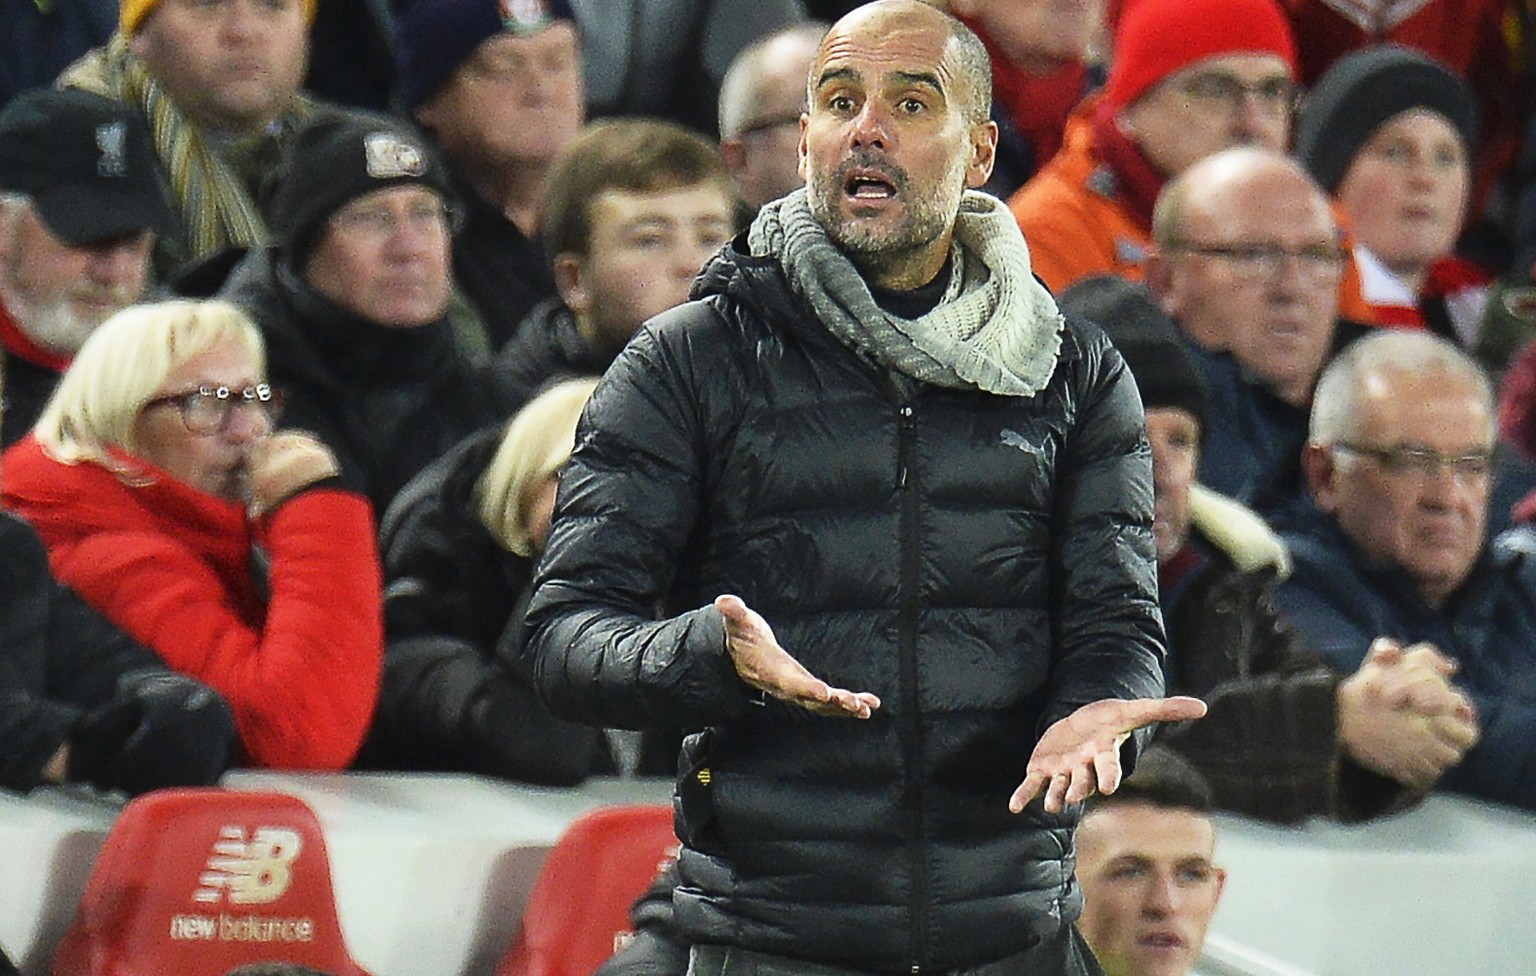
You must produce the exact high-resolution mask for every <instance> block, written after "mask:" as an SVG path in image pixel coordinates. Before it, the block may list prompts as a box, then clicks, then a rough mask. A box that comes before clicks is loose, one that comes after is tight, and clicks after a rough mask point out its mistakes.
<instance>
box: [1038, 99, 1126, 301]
mask: <svg viewBox="0 0 1536 976" xmlns="http://www.w3.org/2000/svg"><path fill="white" fill-rule="evenodd" d="M1098 101H1099V99H1098V97H1097V96H1090V97H1089V98H1087V99H1084V101H1083V103H1082V104H1081V105H1079V106H1078V107H1077V109H1076V110H1075V111H1074V112H1073V113H1072V116H1071V118H1069V119H1068V120H1067V128H1066V134H1065V135H1064V136H1063V139H1062V146H1061V151H1060V152H1058V153H1057V154H1056V155H1055V156H1054V157H1052V158H1051V161H1050V162H1048V163H1046V164H1045V166H1044V168H1042V169H1041V170H1040V172H1038V173H1036V174H1035V176H1034V177H1033V178H1032V179H1031V180H1030V181H1029V182H1028V183H1025V184H1024V185H1023V186H1022V187H1020V189H1019V191H1018V192H1017V193H1015V194H1014V195H1013V196H1012V197H1010V198H1009V200H1008V209H1009V210H1011V211H1013V216H1014V217H1015V218H1016V219H1017V220H1018V222H1019V227H1020V228H1021V229H1022V230H1023V231H1024V241H1025V243H1027V244H1028V245H1029V258H1030V262H1031V264H1032V265H1033V266H1034V270H1035V274H1037V275H1039V276H1040V279H1041V280H1042V281H1044V282H1045V283H1046V285H1047V287H1049V288H1050V289H1051V291H1053V292H1056V293H1057V294H1060V293H1061V291H1062V290H1063V289H1064V288H1066V287H1067V286H1069V285H1071V284H1072V283H1073V282H1075V281H1077V280H1079V279H1081V278H1086V277H1088V276H1089V275H1094V274H1101V273H1105V272H1111V273H1114V274H1118V275H1121V276H1123V277H1125V278H1129V279H1130V280H1132V281H1140V280H1141V276H1142V262H1143V261H1144V260H1145V259H1146V255H1147V249H1148V248H1149V247H1150V246H1151V244H1152V236H1151V230H1150V228H1147V227H1143V226H1141V225H1140V224H1139V223H1138V222H1137V221H1136V220H1135V218H1133V217H1132V216H1131V214H1130V212H1129V211H1128V210H1127V209H1126V208H1125V206H1124V205H1123V204H1122V203H1121V202H1120V200H1119V198H1118V196H1117V195H1116V184H1117V183H1118V179H1117V178H1116V176H1115V174H1114V172H1113V171H1112V170H1111V169H1110V168H1109V166H1108V165H1106V164H1105V163H1104V162H1103V161H1101V160H1100V159H1099V157H1098V154H1097V153H1096V152H1095V150H1094V134H1093V113H1094V111H1095V108H1096V106H1097V104H1098Z"/></svg>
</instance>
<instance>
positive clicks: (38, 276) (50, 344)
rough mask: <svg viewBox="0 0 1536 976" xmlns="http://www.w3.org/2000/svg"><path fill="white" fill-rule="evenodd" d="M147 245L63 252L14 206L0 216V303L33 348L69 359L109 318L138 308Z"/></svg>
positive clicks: (111, 244) (24, 209) (104, 244)
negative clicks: (45, 350)
mask: <svg viewBox="0 0 1536 976" xmlns="http://www.w3.org/2000/svg"><path fill="white" fill-rule="evenodd" d="M153 245H154V235H153V234H151V233H150V232H149V231H141V232H140V233H137V234H132V235H130V236H127V237H119V238H113V239H111V240H106V241H96V242H93V243H90V244H81V245H71V244H67V243H65V242H64V241H62V240H60V239H59V238H57V237H55V236H54V235H53V232H52V231H50V230H49V229H48V225H47V224H45V223H44V222H43V220H42V218H41V217H39V216H38V215H37V212H36V211H35V210H34V209H33V208H32V207H31V206H29V205H25V204H23V205H20V206H19V207H17V208H16V210H15V211H12V212H8V213H5V214H0V302H3V303H4V305H5V307H6V308H7V309H8V310H9V311H10V313H11V315H12V317H14V318H15V319H16V322H17V324H18V325H19V326H20V327H21V330H22V331H23V332H24V333H26V334H27V336H28V337H29V338H30V339H32V341H34V342H36V343H37V344H38V345H41V346H43V347H44V348H46V349H48V350H50V351H52V352H55V353H58V354H61V355H66V356H68V355H73V354H74V353H76V352H78V351H79V349H80V346H81V345H82V344H83V343H84V342H85V340H86V337H88V336H89V335H90V334H91V333H92V332H93V331H95V329H96V327H97V326H98V325H100V324H101V323H102V322H104V321H106V319H107V317H108V316H110V315H112V313H114V312H116V311H118V310H119V309H122V308H124V307H126V306H128V305H131V304H133V303H134V302H136V301H138V300H139V298H140V296H141V295H142V294H143V292H144V283H145V281H146V279H147V278H148V275H149V256H150V251H151V249H152V247H153Z"/></svg>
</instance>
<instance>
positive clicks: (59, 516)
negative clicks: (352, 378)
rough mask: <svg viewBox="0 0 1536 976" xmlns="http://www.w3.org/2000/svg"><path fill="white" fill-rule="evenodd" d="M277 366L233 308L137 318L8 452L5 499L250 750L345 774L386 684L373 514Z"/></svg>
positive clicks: (68, 375) (101, 332)
mask: <svg viewBox="0 0 1536 976" xmlns="http://www.w3.org/2000/svg"><path fill="white" fill-rule="evenodd" d="M265 368H266V363H265V355H264V352H263V348H262V342H261V336H260V333H259V332H258V331H257V330H256V328H255V326H253V325H252V324H251V322H250V321H249V320H248V319H247V318H246V317H245V316H244V315H243V314H242V313H241V312H240V311H239V310H237V309H236V308H235V307H234V306H232V305H228V304H225V303H223V302H190V301H176V302H164V303H159V304H153V305H142V306H137V307H134V308H130V309H127V310H125V311H123V312H120V313H119V314H117V315H115V316H113V317H112V318H111V319H109V320H108V321H107V322H106V323H105V324H103V325H102V326H101V327H100V328H99V329H98V330H97V331H96V332H95V333H94V334H93V335H92V336H91V337H90V339H89V340H87V342H86V343H85V345H84V347H82V348H81V350H80V352H79V354H78V355H77V356H76V357H75V360H74V362H73V363H72V364H71V366H70V367H69V369H68V370H67V371H66V372H65V374H64V376H63V378H62V379H61V380H60V383H59V386H58V389H57V391H56V392H55V394H54V396H53V399H52V400H51V401H50V402H49V404H48V406H47V408H46V409H45V410H44V412H43V415H42V418H41V419H40V420H39V421H38V424H37V426H36V427H35V428H34V429H33V432H32V433H31V434H30V435H28V436H27V437H26V438H24V439H23V440H21V441H19V442H18V443H17V444H16V445H15V446H13V447H12V448H11V449H10V450H9V451H7V452H6V455H5V464H4V468H3V471H4V484H3V489H4V490H3V497H4V502H5V504H6V505H7V506H8V507H9V508H11V509H12V510H13V511H15V512H18V513H20V514H21V515H23V516H24V517H26V518H27V519H28V520H30V521H31V523H32V524H33V526H34V527H35V528H36V529H37V532H38V534H39V535H40V536H41V537H42V539H43V542H44V544H45V545H46V546H47V548H48V553H49V562H50V564H51V566H52V568H53V571H54V574H55V575H56V576H58V577H59V578H60V579H61V580H62V581H63V582H65V583H66V584H68V585H69V586H71V587H73V588H74V589H75V590H76V591H78V592H79V593H80V595H81V596H83V597H84V598H85V599H86V600H87V601H88V602H90V603H91V604H92V605H94V606H95V607H96V609H97V610H99V611H101V612H102V613H103V614H105V615H106V616H107V617H109V618H111V619H112V620H113V621H115V622H116V623H117V624H118V626H120V627H122V628H123V629H124V630H126V631H127V632H128V633H129V634H131V635H132V636H133V637H135V638H136V639H138V640H139V641H140V642H141V643H143V644H145V645H146V646H148V647H150V648H152V649H153V650H154V651H156V652H157V653H158V654H159V655H160V656H161V657H162V658H164V659H165V661H166V663H167V664H169V665H170V666H171V667H172V668H174V669H176V670H178V671H182V672H184V673H186V674H189V675H192V676H194V677H196V678H199V679H201V680H202V681H204V682H205V683H207V684H209V685H211V686H212V687H213V688H215V689H216V690H218V691H219V693H221V694H222V695H223V696H224V697H225V698H226V699H227V700H228V701H229V703H230V705H231V706H232V708H233V709H234V713H235V722H236V727H237V729H238V731H239V734H240V740H241V743H242V745H243V747H244V751H245V758H246V760H247V761H248V762H249V763H250V764H252V765H256V766H264V767H271V768H282V769H340V768H343V767H345V766H346V765H347V764H348V763H349V762H350V761H351V760H352V757H353V754H354V753H355V752H356V751H357V748H358V746H359V744H360V743H361V742H362V738H363V735H364V732H365V731H366V730H367V728H368V723H369V720H370V718H371V716H372V713H373V708H374V703H375V700H376V698H377V695H378V683H379V671H380V659H381V654H382V647H383V638H382V628H381V623H380V621H381V611H380V593H379V577H380V572H379V564H378V555H377V551H376V547H375V544H374V539H373V518H372V513H371V511H370V509H369V504H368V502H367V500H366V499H365V498H363V497H362V496H361V495H359V494H357V493H355V492H352V491H348V490H345V489H344V488H343V487H342V486H341V485H340V483H339V482H338V480H337V466H336V461H335V458H334V457H332V455H331V452H330V451H329V449H327V448H326V447H325V445H323V444H321V443H320V442H319V441H317V440H315V439H314V438H313V437H310V436H309V435H307V434H303V433H299V432H296V431H280V430H275V429H274V420H275V416H276V406H277V399H276V398H275V396H274V394H273V392H272V390H271V389H270V388H269V387H268V386H267V384H266V382H265Z"/></svg>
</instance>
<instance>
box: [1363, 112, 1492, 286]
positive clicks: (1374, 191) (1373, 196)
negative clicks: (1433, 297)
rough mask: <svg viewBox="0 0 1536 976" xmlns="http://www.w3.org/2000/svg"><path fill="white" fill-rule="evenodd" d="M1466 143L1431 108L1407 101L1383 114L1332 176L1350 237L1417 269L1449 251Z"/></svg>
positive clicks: (1465, 173) (1461, 206)
mask: <svg viewBox="0 0 1536 976" xmlns="http://www.w3.org/2000/svg"><path fill="white" fill-rule="evenodd" d="M1471 179H1472V177H1471V168H1470V166H1469V164H1468V162H1467V151H1466V147H1465V146H1463V145H1462V142H1461V136H1460V135H1458V134H1457V132H1456V129H1455V127H1454V126H1452V125H1451V123H1450V122H1449V121H1448V120H1447V119H1446V118H1445V116H1443V115H1440V114H1439V113H1437V112H1427V111H1425V110H1423V109H1411V110H1409V111H1407V112H1400V113H1398V114H1397V115H1394V116H1393V117H1392V118H1390V119H1388V120H1387V121H1386V122H1383V123H1382V124H1381V125H1380V126H1378V127H1377V129H1376V131H1375V132H1374V133H1372V134H1371V138H1370V139H1368V140H1366V142H1365V144H1364V145H1363V146H1361V147H1360V151H1359V152H1357V153H1356V154H1355V158H1354V160H1353V161H1351V163H1350V165H1349V169H1348V170H1347V171H1345V173H1344V179H1343V180H1342V181H1340V183H1339V203H1340V204H1342V205H1343V207H1344V210H1345V212H1346V213H1348V214H1349V219H1350V223H1351V226H1352V228H1353V229H1354V232H1355V237H1356V239H1358V240H1359V241H1360V243H1361V244H1364V245H1365V246H1366V247H1368V248H1370V250H1371V253H1373V254H1375V255H1376V256H1377V257H1378V258H1380V259H1381V260H1382V262H1383V263H1384V264H1386V266H1387V267H1389V268H1391V269H1392V270H1394V271H1397V272H1399V273H1406V274H1410V275H1419V274H1422V273H1423V271H1424V269H1425V268H1426V267H1427V266H1428V265H1429V263H1430V262H1431V261H1433V260H1435V259H1436V258H1439V257H1442V256H1444V255H1446V254H1449V253H1450V252H1451V248H1452V247H1453V246H1454V245H1455V243H1456V236H1457V235H1458V234H1460V233H1461V221H1462V216H1463V215H1464V214H1465V212H1466V208H1467V197H1468V194H1469V192H1470V191H1471Z"/></svg>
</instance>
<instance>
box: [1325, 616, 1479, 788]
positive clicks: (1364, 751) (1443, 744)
mask: <svg viewBox="0 0 1536 976" xmlns="http://www.w3.org/2000/svg"><path fill="white" fill-rule="evenodd" d="M1455 672H1456V662H1455V661H1454V660H1452V659H1451V658H1449V657H1446V656H1445V655H1444V654H1442V653H1440V651H1439V650H1437V649H1436V648H1435V647H1433V646H1432V645H1429V644H1414V645H1412V646H1411V647H1409V648H1406V649H1404V648H1403V647H1402V646H1401V645H1399V644H1397V643H1396V642H1394V641H1390V640H1387V639H1385V638H1381V639H1378V640H1377V641H1376V642H1375V643H1373V644H1372V645H1371V649H1370V651H1369V653H1367V655H1366V658H1365V660H1364V661H1363V662H1361V664H1360V668H1359V670H1357V671H1356V672H1355V673H1354V674H1352V675H1350V676H1349V677H1348V678H1346V679H1344V680H1343V681H1342V682H1340V683H1339V689H1338V709H1339V717H1338V729H1339V743H1340V744H1341V745H1342V746H1343V748H1344V751H1345V753H1346V754H1348V755H1349V757H1350V758H1351V759H1353V760H1354V761H1355V762H1357V763H1359V764H1360V765H1361V766H1363V767H1365V768H1366V769H1369V770H1371V771H1372V772H1376V773H1380V774H1381V775H1383V776H1386V777H1388V778H1389V779H1393V780H1396V781H1397V782H1399V783H1402V784H1403V785H1405V786H1408V787H1411V788H1413V789H1418V790H1425V789H1429V788H1430V787H1431V786H1433V785H1434V784H1435V782H1436V781H1437V780H1439V779H1440V777H1441V776H1443V775H1444V774H1445V771H1446V770H1447V769H1449V768H1450V767H1452V766H1454V765H1456V764H1457V763H1458V762H1460V761H1461V759H1462V756H1464V755H1465V754H1466V751H1467V750H1468V749H1470V748H1471V747H1472V746H1473V745H1474V744H1476V742H1477V740H1478V728H1477V713H1476V711H1475V709H1474V708H1473V706H1472V702H1471V701H1470V700H1469V699H1468V698H1467V697H1466V695H1464V694H1462V693H1461V692H1460V691H1458V690H1457V689H1456V688H1455V687H1453V686H1452V685H1451V683H1450V677H1451V675H1453V674H1455Z"/></svg>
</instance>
